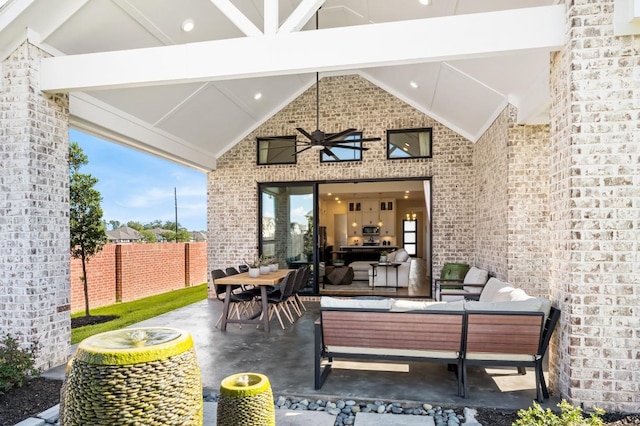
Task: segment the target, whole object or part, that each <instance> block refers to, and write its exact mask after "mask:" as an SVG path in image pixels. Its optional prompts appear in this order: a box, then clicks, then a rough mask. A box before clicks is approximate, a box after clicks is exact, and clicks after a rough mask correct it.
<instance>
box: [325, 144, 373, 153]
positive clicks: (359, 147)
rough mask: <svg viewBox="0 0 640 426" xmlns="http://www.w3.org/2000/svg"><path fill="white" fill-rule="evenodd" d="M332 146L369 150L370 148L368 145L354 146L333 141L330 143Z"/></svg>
mask: <svg viewBox="0 0 640 426" xmlns="http://www.w3.org/2000/svg"><path fill="white" fill-rule="evenodd" d="M330 147H331V148H346V149H357V150H358V151H368V150H369V148H367V147H366V146H353V145H340V144H337V143H333V144H331V145H330Z"/></svg>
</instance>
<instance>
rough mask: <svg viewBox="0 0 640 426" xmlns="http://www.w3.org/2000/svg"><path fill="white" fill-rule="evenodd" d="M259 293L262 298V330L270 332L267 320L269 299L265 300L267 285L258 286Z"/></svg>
mask: <svg viewBox="0 0 640 426" xmlns="http://www.w3.org/2000/svg"><path fill="white" fill-rule="evenodd" d="M260 295H261V298H262V321H263V325H264V331H266V332H270V331H271V327H270V322H269V301H268V300H267V297H268V296H267V286H266V285H261V286H260Z"/></svg>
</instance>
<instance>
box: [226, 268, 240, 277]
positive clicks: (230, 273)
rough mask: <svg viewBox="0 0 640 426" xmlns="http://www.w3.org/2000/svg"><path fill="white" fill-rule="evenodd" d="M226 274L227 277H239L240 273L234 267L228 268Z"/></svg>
mask: <svg viewBox="0 0 640 426" xmlns="http://www.w3.org/2000/svg"><path fill="white" fill-rule="evenodd" d="M225 272H226V274H227V275H238V274H239V273H240V272H238V270H237V269H236V268H234V267H233V266H230V267H228V268H227V269H225Z"/></svg>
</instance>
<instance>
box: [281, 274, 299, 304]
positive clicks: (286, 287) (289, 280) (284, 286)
mask: <svg viewBox="0 0 640 426" xmlns="http://www.w3.org/2000/svg"><path fill="white" fill-rule="evenodd" d="M297 273H298V270H297V269H296V270H294V271H289V272H288V273H287V275H285V277H284V278H283V279H282V281H281V282H280V302H283V301H285V300H287V299H288V298H289V297H290V296H291V294H293V287H294V286H295V284H296V274H297Z"/></svg>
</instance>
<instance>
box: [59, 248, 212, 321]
mask: <svg viewBox="0 0 640 426" xmlns="http://www.w3.org/2000/svg"><path fill="white" fill-rule="evenodd" d="M206 253H207V243H206V242H202V243H178V244H175V243H155V244H107V245H105V246H104V248H103V250H102V251H101V252H100V253H98V254H97V255H96V256H94V257H92V258H91V259H90V260H89V263H87V276H88V279H89V280H88V284H89V303H90V308H97V307H99V306H105V305H109V304H112V303H115V302H129V301H131V300H136V299H140V298H143V297H147V296H152V295H154V294H160V293H165V292H168V291H171V290H177V289H181V288H184V287H191V286H195V285H199V284H202V283H205V282H207V276H208V271H207V269H208V268H207V257H206ZM187 256H188V257H187ZM186 265H189V266H188V268H187V267H186ZM81 276H82V262H81V261H80V259H72V261H71V310H72V312H76V311H82V310H84V303H85V301H84V290H83V285H82V281H81V280H80V277H81Z"/></svg>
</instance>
